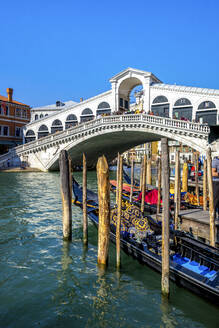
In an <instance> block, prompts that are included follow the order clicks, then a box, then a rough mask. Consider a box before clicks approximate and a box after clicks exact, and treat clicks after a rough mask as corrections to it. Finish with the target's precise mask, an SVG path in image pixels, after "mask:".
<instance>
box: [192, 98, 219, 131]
mask: <svg viewBox="0 0 219 328" xmlns="http://www.w3.org/2000/svg"><path fill="white" fill-rule="evenodd" d="M196 121H197V122H200V123H207V124H209V125H216V124H217V109H216V106H215V104H214V103H213V102H212V101H203V102H202V103H201V104H200V105H199V106H198V111H197V112H196Z"/></svg>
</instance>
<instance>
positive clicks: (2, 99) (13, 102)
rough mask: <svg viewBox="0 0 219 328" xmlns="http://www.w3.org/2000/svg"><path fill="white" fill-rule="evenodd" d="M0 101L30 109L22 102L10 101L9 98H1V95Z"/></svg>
mask: <svg viewBox="0 0 219 328" xmlns="http://www.w3.org/2000/svg"><path fill="white" fill-rule="evenodd" d="M0 100H1V101H5V102H8V103H9V102H10V103H12V104H18V105H23V106H28V107H30V106H29V105H26V104H24V103H21V102H19V101H16V100H12V101H8V97H4V96H1V95H0Z"/></svg>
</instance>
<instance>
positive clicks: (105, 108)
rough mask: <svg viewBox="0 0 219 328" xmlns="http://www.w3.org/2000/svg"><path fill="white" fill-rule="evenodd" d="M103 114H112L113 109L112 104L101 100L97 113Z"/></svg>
mask: <svg viewBox="0 0 219 328" xmlns="http://www.w3.org/2000/svg"><path fill="white" fill-rule="evenodd" d="M102 114H109V115H110V114H111V109H110V105H109V103H107V102H105V101H103V102H101V103H100V104H99V105H98V107H97V111H96V115H97V116H98V115H102Z"/></svg>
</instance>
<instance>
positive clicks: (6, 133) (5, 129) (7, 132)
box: [3, 126, 9, 136]
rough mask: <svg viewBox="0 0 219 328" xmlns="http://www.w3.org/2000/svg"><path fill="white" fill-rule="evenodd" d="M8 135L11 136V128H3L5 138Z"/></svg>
mask: <svg viewBox="0 0 219 328" xmlns="http://www.w3.org/2000/svg"><path fill="white" fill-rule="evenodd" d="M8 135H9V127H8V126H3V136H8Z"/></svg>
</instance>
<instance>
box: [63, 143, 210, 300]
mask: <svg viewBox="0 0 219 328" xmlns="http://www.w3.org/2000/svg"><path fill="white" fill-rule="evenodd" d="M185 164H186V163H185ZM59 166H60V179H61V196H62V204H63V239H65V240H71V239H72V209H71V207H72V175H71V174H72V173H71V160H70V158H69V156H68V153H67V151H65V150H62V151H61V153H60V158H59ZM179 167H180V165H179V153H178V152H177V156H176V167H175V172H176V176H175V198H174V202H175V226H176V227H177V226H178V214H179V208H180V193H181V179H180V169H179ZM207 167H208V170H206V168H207ZM161 168H162V173H161ZM196 169H197V165H196ZM186 171H187V173H186ZM206 171H207V172H208V190H209V208H210V241H211V245H213V246H214V244H215V226H214V207H213V202H211V200H212V201H213V187H212V176H211V153H210V150H209V151H208V154H207V161H205V163H204V179H203V187H204V188H205V189H206V188H207V182H206V181H207V173H206ZM183 172H184V178H183V182H182V188H183V190H184V191H186V190H187V188H188V182H186V180H188V167H187V170H186V165H184V168H183ZM186 175H187V178H186ZM146 176H147V184H151V161H150V160H149V161H148V162H147V158H146V156H144V158H143V162H142V167H141V179H140V188H141V191H142V202H141V211H142V212H143V211H144V200H145V190H146ZM195 176H196V180H197V177H198V170H197V171H196V175H195ZM161 177H162V179H161ZM97 180H98V201H99V224H98V258H97V262H98V264H99V265H100V266H103V267H105V266H106V265H107V262H108V250H109V236H110V182H109V168H108V163H107V160H106V158H105V156H101V157H100V158H99V159H98V162H97ZM157 180H158V203H157V213H159V212H160V200H161V192H162V201H163V206H162V279H161V291H162V294H163V295H165V296H169V226H170V224H169V219H170V197H169V190H170V180H169V150H168V139H167V138H163V139H162V140H161V160H160V159H158V176H157ZM197 185H198V183H197ZM133 186H134V165H133V161H132V166H131V189H130V202H132V197H133ZM161 186H162V188H161ZM122 187H123V160H122V156H121V155H120V154H118V158H117V191H116V204H117V226H116V267H117V269H119V268H120V266H121V259H120V231H121V215H122ZM205 189H203V190H205ZM196 192H197V195H198V187H197V189H196ZM204 192H206V191H204ZM206 195H207V192H206ZM206 195H205V196H204V199H205V198H206V200H205V203H204V204H205V205H204V206H207V196H206ZM83 244H84V245H85V246H86V245H87V244H88V220H87V165H86V157H85V155H84V154H83Z"/></svg>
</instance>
